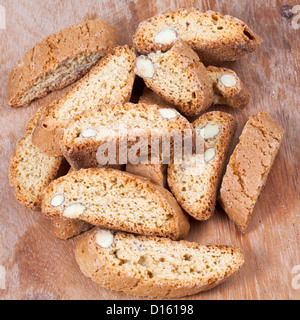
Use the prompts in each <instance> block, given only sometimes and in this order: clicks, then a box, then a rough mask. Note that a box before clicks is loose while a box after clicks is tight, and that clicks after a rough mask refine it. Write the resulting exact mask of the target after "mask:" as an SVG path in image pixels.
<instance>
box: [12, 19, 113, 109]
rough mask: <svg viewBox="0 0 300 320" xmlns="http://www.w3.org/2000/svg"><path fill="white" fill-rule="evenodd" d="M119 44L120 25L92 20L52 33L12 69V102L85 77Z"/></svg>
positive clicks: (24, 101) (30, 98)
mask: <svg viewBox="0 0 300 320" xmlns="http://www.w3.org/2000/svg"><path fill="white" fill-rule="evenodd" d="M115 45H116V28H115V27H113V26H111V25H109V24H108V22H107V21H105V20H92V21H87V22H84V23H79V24H76V25H73V26H70V27H68V28H66V29H64V30H62V31H60V32H58V33H56V34H52V35H50V36H48V37H47V38H45V39H44V40H43V41H41V42H40V43H38V44H36V45H35V46H34V47H33V48H32V49H30V50H29V51H28V52H27V53H26V54H25V55H24V57H23V59H22V60H20V61H19V62H18V63H17V64H16V66H15V67H14V68H13V69H12V71H11V72H10V75H9V83H8V104H9V105H10V106H11V107H22V106H26V105H28V104H29V103H30V102H31V101H33V100H35V99H37V98H40V97H43V96H45V95H46V94H47V93H48V92H50V91H53V90H56V89H60V88H63V87H66V86H67V85H69V84H71V83H72V82H74V81H76V80H78V79H79V78H80V77H82V76H83V75H84V74H85V73H87V72H88V70H89V69H90V68H91V67H92V66H93V65H95V64H96V63H97V62H98V61H99V59H100V58H101V57H103V56H104V55H105V54H106V53H108V52H109V51H110V50H111V49H112V48H113V47H114V46H115Z"/></svg>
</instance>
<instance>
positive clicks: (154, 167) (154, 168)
mask: <svg viewBox="0 0 300 320" xmlns="http://www.w3.org/2000/svg"><path fill="white" fill-rule="evenodd" d="M167 168H168V165H167V164H161V163H147V164H143V163H139V164H131V163H128V164H127V165H126V172H128V173H131V174H134V175H137V176H140V177H143V178H147V179H149V180H151V181H152V182H153V183H155V184H158V185H160V186H162V187H165V188H166V187H167Z"/></svg>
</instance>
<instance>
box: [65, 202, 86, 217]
mask: <svg viewBox="0 0 300 320" xmlns="http://www.w3.org/2000/svg"><path fill="white" fill-rule="evenodd" d="M85 209H86V206H85V205H84V204H82V203H72V204H70V205H69V206H67V207H66V208H65V210H64V212H63V216H64V217H66V218H69V219H79V218H80V216H81V215H82V214H83V212H84V210H85Z"/></svg>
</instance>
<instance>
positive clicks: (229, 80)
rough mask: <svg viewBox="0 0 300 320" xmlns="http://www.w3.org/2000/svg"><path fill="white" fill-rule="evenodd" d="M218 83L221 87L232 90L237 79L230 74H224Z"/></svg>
mask: <svg viewBox="0 0 300 320" xmlns="http://www.w3.org/2000/svg"><path fill="white" fill-rule="evenodd" d="M220 82H221V84H223V86H225V87H228V88H233V87H235V86H236V84H237V79H236V77H235V76H234V75H232V74H230V73H224V74H223V75H222V76H221V77H220Z"/></svg>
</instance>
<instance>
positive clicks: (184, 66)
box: [135, 40, 213, 116]
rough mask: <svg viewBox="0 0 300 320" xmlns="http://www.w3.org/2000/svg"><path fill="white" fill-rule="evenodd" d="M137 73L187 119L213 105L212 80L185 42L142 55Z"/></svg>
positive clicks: (137, 65)
mask: <svg viewBox="0 0 300 320" xmlns="http://www.w3.org/2000/svg"><path fill="white" fill-rule="evenodd" d="M135 72H136V74H137V75H139V76H140V77H142V78H143V79H144V81H145V84H146V86H147V87H148V88H150V89H151V90H153V91H154V92H155V93H157V94H158V95H160V96H161V97H162V98H163V99H164V100H166V101H167V102H169V103H170V104H172V105H174V106H175V107H176V108H177V109H178V110H179V111H180V112H182V113H183V114H184V115H186V116H196V115H198V114H200V113H201V111H204V110H206V109H207V108H209V107H210V106H211V104H212V101H213V87H212V81H211V78H210V77H209V74H208V72H207V70H206V68H205V67H204V65H203V64H202V62H200V60H199V57H198V56H197V54H196V53H195V52H194V51H193V50H192V49H191V48H190V47H189V46H188V45H187V44H186V43H185V42H184V41H182V40H177V41H176V42H174V44H173V46H172V47H171V48H170V50H168V51H166V52H161V51H157V52H155V53H150V54H149V55H148V56H139V57H138V58H137V60H136V67H135Z"/></svg>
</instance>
